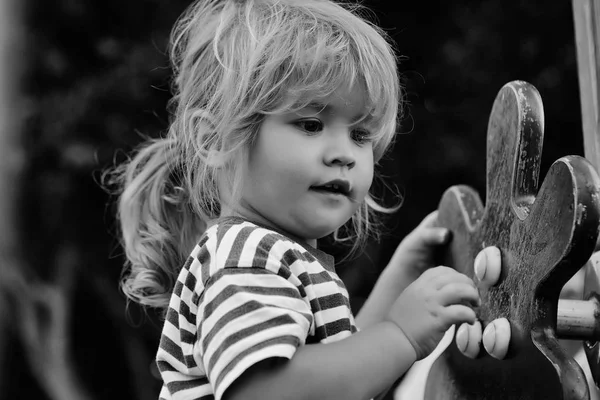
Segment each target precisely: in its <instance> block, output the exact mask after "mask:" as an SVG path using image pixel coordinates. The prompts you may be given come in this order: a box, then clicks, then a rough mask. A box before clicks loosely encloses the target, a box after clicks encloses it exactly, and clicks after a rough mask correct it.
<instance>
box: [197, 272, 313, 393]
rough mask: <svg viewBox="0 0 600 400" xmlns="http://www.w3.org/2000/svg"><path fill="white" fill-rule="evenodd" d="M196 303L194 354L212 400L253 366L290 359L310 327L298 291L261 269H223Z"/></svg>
mask: <svg viewBox="0 0 600 400" xmlns="http://www.w3.org/2000/svg"><path fill="white" fill-rule="evenodd" d="M199 300H200V303H199V308H198V311H199V318H198V320H197V321H198V340H197V342H196V346H195V347H196V348H195V349H194V355H195V356H199V357H200V358H201V362H202V364H203V365H204V368H205V371H206V374H207V376H208V380H209V381H210V382H211V384H212V386H213V390H214V394H215V398H216V399H217V400H219V399H220V398H221V396H222V395H223V393H224V392H225V390H226V389H227V388H228V387H229V386H230V385H231V383H232V382H233V381H235V379H237V378H238V377H239V376H240V375H241V374H242V373H243V372H244V371H245V370H247V369H248V368H249V367H251V366H252V365H254V364H256V363H258V362H260V361H263V360H265V359H268V358H274V357H283V358H286V359H290V358H292V356H293V354H294V353H295V352H296V349H297V348H298V346H301V345H303V344H304V343H305V341H306V337H307V336H308V332H309V331H310V327H311V324H312V323H313V315H312V312H311V309H310V305H309V304H308V303H307V301H306V300H305V299H303V298H302V296H301V294H300V291H299V290H298V288H296V287H295V286H294V285H293V284H292V283H291V282H289V281H288V280H287V279H285V278H284V277H282V276H280V275H278V274H276V273H274V272H272V271H269V270H267V269H264V268H225V269H222V270H220V271H218V272H217V273H216V274H215V275H213V276H212V277H211V278H210V279H209V280H208V282H207V284H206V286H205V288H204V293H203V294H202V296H201V298H200V299H199Z"/></svg>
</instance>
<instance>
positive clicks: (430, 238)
mask: <svg viewBox="0 0 600 400" xmlns="http://www.w3.org/2000/svg"><path fill="white" fill-rule="evenodd" d="M415 236H417V238H418V239H420V241H421V242H422V243H424V244H425V245H429V246H436V245H440V244H445V243H447V242H448V240H449V239H450V231H449V230H448V229H446V228H421V229H419V230H418V231H417V232H415Z"/></svg>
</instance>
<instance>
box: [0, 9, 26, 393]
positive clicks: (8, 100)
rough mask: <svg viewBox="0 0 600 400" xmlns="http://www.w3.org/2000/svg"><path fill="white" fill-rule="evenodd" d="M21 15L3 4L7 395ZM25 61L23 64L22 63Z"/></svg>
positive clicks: (1, 254) (0, 241)
mask: <svg viewBox="0 0 600 400" xmlns="http://www.w3.org/2000/svg"><path fill="white" fill-rule="evenodd" d="M16 13H18V10H17V5H16V1H10V0H6V1H0V276H1V277H2V278H1V279H0V295H1V297H0V393H6V386H7V379H6V377H7V373H6V369H7V368H8V367H9V362H8V356H7V354H9V352H8V347H7V345H8V343H9V341H10V331H9V328H10V323H11V312H10V307H9V304H10V302H9V301H8V298H7V293H6V290H5V288H6V287H8V286H9V285H10V284H11V281H12V280H13V278H14V274H15V273H16V271H18V258H19V257H18V252H19V250H18V243H17V239H16V236H17V235H16V232H17V230H16V223H17V222H16V218H15V216H16V200H17V192H16V190H17V189H16V187H15V185H14V183H15V182H17V178H18V176H19V174H20V172H21V171H22V164H23V158H24V157H23V151H22V149H21V148H20V146H19V144H18V140H19V138H18V134H17V132H18V129H17V122H16V118H14V116H15V113H13V111H14V108H17V107H18V106H17V101H15V100H16V97H17V92H18V88H17V86H16V85H15V83H16V79H13V77H14V73H15V71H16V70H17V69H18V68H17V65H15V64H16V60H15V57H13V55H14V54H15V53H16V52H17V50H19V44H18V43H19V41H18V39H19V36H20V35H19V33H20V32H19V31H20V26H19V25H18V18H13V17H14V16H15V14H16ZM21 61H22V60H21Z"/></svg>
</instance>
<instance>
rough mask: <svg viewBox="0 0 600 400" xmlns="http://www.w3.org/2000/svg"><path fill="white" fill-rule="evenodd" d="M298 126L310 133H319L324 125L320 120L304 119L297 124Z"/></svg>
mask: <svg viewBox="0 0 600 400" xmlns="http://www.w3.org/2000/svg"><path fill="white" fill-rule="evenodd" d="M295 124H296V126H298V127H299V128H300V129H302V130H303V131H305V132H308V133H318V132H321V131H322V130H323V123H322V122H321V121H319V120H318V119H303V120H300V121H296V122H295Z"/></svg>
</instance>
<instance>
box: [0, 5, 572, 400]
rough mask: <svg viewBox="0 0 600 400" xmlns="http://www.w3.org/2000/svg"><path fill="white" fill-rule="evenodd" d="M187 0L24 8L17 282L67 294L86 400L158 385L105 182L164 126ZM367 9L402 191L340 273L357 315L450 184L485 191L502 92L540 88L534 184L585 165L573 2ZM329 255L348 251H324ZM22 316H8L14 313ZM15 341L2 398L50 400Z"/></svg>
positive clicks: (43, 308)
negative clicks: (379, 52)
mask: <svg viewBox="0 0 600 400" xmlns="http://www.w3.org/2000/svg"><path fill="white" fill-rule="evenodd" d="M188 3H189V1H183V0H174V1H169V2H165V1H158V0H130V1H128V2H122V1H116V0H104V1H77V0H46V1H43V2H35V3H34V2H33V1H30V2H29V7H28V8H27V15H26V18H25V24H26V28H27V29H26V32H27V34H26V37H25V41H26V43H27V46H26V48H27V52H26V55H20V54H15V57H21V56H25V57H27V64H26V65H27V68H26V70H25V71H24V80H23V85H22V87H23V94H24V96H25V99H26V108H27V109H26V119H25V121H24V122H25V127H24V131H23V135H22V137H23V144H24V147H25V149H26V152H27V156H28V157H27V159H28V164H27V166H26V171H25V176H24V177H23V179H22V181H21V182H20V185H21V190H22V196H21V199H20V201H19V206H20V209H21V212H20V214H19V217H20V221H21V226H22V229H21V231H20V232H19V234H20V235H21V237H22V240H21V243H22V245H23V249H24V250H23V254H24V260H23V261H24V265H25V267H24V269H23V271H22V277H21V281H20V282H21V283H22V285H24V286H22V290H24V291H27V290H29V291H35V292H36V293H38V292H39V293H46V292H45V291H43V290H42V289H41V288H46V289H47V288H48V287H51V288H52V287H54V288H55V289H56V288H58V289H59V290H61V288H63V289H64V290H65V292H64V293H66V294H64V293H63V294H64V295H63V297H62V298H63V300H64V299H68V300H69V301H68V302H66V303H65V302H64V301H63V302H62V303H61V302H60V301H58V302H57V303H56V304H59V303H60V304H62V306H63V307H67V308H68V309H69V310H70V314H69V315H70V318H67V319H65V320H64V321H63V323H65V324H66V325H65V326H66V328H65V329H66V330H67V332H66V336H65V337H67V338H70V345H69V348H68V349H67V352H68V354H67V355H68V356H69V357H70V359H71V361H72V364H73V367H74V368H73V373H74V376H72V377H71V378H72V379H74V380H76V381H78V382H79V383H80V384H81V388H83V390H82V392H83V393H85V396H86V397H88V398H91V399H140V400H146V399H154V398H157V394H158V390H159V387H160V381H159V380H158V379H157V378H156V372H155V369H154V367H153V357H154V354H155V351H156V348H157V345H158V336H159V333H160V327H161V322H160V320H159V318H157V316H156V315H154V314H153V313H152V312H149V313H148V314H147V315H145V314H144V312H143V311H141V310H140V309H139V308H137V307H136V306H135V305H131V306H130V307H129V309H126V303H125V300H124V297H123V295H122V293H120V291H119V288H118V281H119V277H120V274H121V268H122V265H123V256H122V251H121V249H120V247H119V244H118V237H117V231H116V225H115V219H114V206H113V204H112V201H113V200H114V199H111V198H110V197H109V195H108V194H107V193H106V192H105V191H104V190H103V189H102V188H101V187H100V185H99V184H98V180H99V177H100V174H101V172H102V171H103V170H104V169H105V168H106V167H108V166H110V165H112V164H113V162H114V161H115V160H122V159H123V158H124V157H125V154H127V153H128V152H129V151H131V149H132V148H133V147H134V146H135V145H136V144H137V143H139V142H140V141H141V140H142V138H143V137H144V136H157V135H160V134H161V133H162V132H164V131H165V130H166V128H167V123H168V118H169V117H168V115H167V114H166V110H165V106H166V102H167V100H168V99H169V97H170V92H169V79H170V70H169V66H168V60H167V57H166V55H165V50H166V44H167V40H168V34H169V29H170V27H171V25H172V23H173V22H174V20H175V18H176V17H177V16H178V15H179V14H180V12H181V11H182V10H183V8H184V7H185V6H186V5H187V4H188ZM365 4H366V5H367V6H370V7H371V8H372V9H373V11H374V13H375V15H376V16H377V18H378V20H379V23H380V25H381V26H382V27H383V28H385V29H386V30H387V31H388V32H389V33H390V35H391V36H392V37H393V39H394V40H395V41H396V44H397V49H398V52H399V55H401V57H400V70H401V72H402V76H403V83H404V87H405V100H406V102H405V107H404V117H403V125H402V127H401V130H402V132H403V133H404V134H402V135H399V137H398V139H397V141H396V144H395V147H394V149H393V151H392V152H391V153H390V154H389V156H388V157H386V159H385V160H383V161H382V162H381V172H382V174H383V175H385V176H387V177H388V178H389V182H390V183H391V184H392V185H396V186H397V187H398V188H399V189H400V191H401V192H402V194H403V201H404V204H403V207H402V209H401V210H400V211H399V212H398V213H396V214H395V215H393V216H391V217H390V218H388V219H387V220H386V227H387V230H386V234H385V235H384V237H383V240H382V241H381V242H379V243H374V242H371V243H369V246H368V247H367V249H366V250H365V252H364V253H362V254H361V255H360V256H359V257H358V258H356V259H355V260H352V261H349V262H346V263H344V264H343V265H341V266H340V268H339V272H340V275H341V276H342V278H343V279H344V281H345V282H346V284H347V286H348V289H349V291H350V294H351V296H352V297H353V307H354V308H355V310H358V309H359V308H360V306H361V304H362V302H363V301H364V298H365V297H366V296H367V295H368V293H369V291H370V290H371V288H372V286H373V284H374V282H375V280H376V278H377V276H378V274H379V273H380V271H381V270H382V268H383V267H384V266H385V264H386V262H387V260H388V259H389V257H390V256H391V254H392V252H393V251H394V249H395V247H396V245H397V244H398V242H399V241H400V240H401V239H402V237H404V235H406V234H407V233H408V232H409V231H410V230H411V229H412V228H414V227H415V226H416V225H417V224H418V222H419V221H420V220H421V219H422V218H423V217H424V216H425V215H427V214H428V213H429V212H431V211H432V210H434V209H435V208H436V206H437V202H438V201H439V199H440V198H441V195H442V193H443V192H444V190H445V189H447V188H448V187H450V186H452V185H454V184H459V183H460V184H468V185H470V186H473V187H474V188H475V189H476V190H478V191H479V193H481V194H482V197H483V196H484V194H485V179H486V177H485V146H486V129H487V119H488V116H489V112H490V109H491V105H492V103H493V100H494V98H495V96H496V93H497V92H498V90H499V89H500V88H501V87H502V86H503V85H504V84H505V83H507V82H509V81H511V80H515V79H522V80H526V81H528V82H530V83H532V84H533V85H534V86H536V88H537V89H538V90H539V91H540V93H541V96H542V99H543V101H544V106H545V113H546V140H545V146H544V155H543V159H542V176H543V175H544V174H545V171H546V170H547V169H548V167H549V166H550V164H551V163H552V162H553V161H554V160H556V159H557V158H559V157H561V156H564V155H567V154H580V155H581V154H583V150H582V134H581V122H580V120H581V117H580V108H579V92H578V81H577V68H576V53H575V43H574V28H573V21H572V11H571V3H570V2H568V1H565V0H561V1H556V2H542V1H533V0H529V1H527V0H522V1H512V2H504V1H501V0H482V1H479V2H469V1H466V0H459V1H453V2H445V1H434V2H432V3H426V2H402V4H400V5H398V6H394V7H392V6H391V5H390V4H391V3H390V2H385V1H383V0H371V1H365ZM392 8H393V9H394V10H392ZM378 187H379V186H378ZM381 194H382V196H384V197H385V198H386V200H387V201H388V202H390V203H394V202H395V201H396V200H397V199H396V198H395V197H394V195H393V194H391V192H389V191H384V190H381ZM322 245H323V247H324V248H325V249H326V250H328V251H330V252H332V253H334V254H336V255H339V254H342V250H341V249H338V248H335V247H333V246H332V245H331V244H330V243H327V242H326V241H324V242H323V244H322ZM65 277H67V278H68V279H67V278H65ZM24 282H28V284H25V283H24ZM61 282H62V283H61ZM64 282H70V283H69V284H68V285H66V284H65V283H64ZM65 285H66V286H65ZM65 288H67V289H65ZM44 290H45V289H44ZM61 293H62V292H61ZM49 296H50V297H51V296H53V295H49ZM36 298H37V300H35V301H37V302H38V303H35V301H34V300H32V301H34V303H32V304H34V305H35V304H38V305H37V306H35V307H37V311H35V310H33V311H32V312H33V314H32V315H34V317H35V318H38V320H39V321H40V322H39V327H38V328H39V329H40V330H41V331H42V334H43V333H44V332H47V331H48V330H49V327H50V325H51V324H52V321H56V319H53V318H54V317H52V315H53V314H52V312H51V310H52V308H51V304H54V303H53V302H52V301H50V300H49V298H45V297H43V296H42V297H41V298H40V295H39V294H38V295H37V297H36ZM35 307H34V308H35ZM17 310H18V308H15V310H14V311H13V312H14V315H12V316H10V317H11V318H19V317H23V316H22V315H19V313H18V312H17ZM49 310H50V311H49ZM36 313H37V314H36ZM40 313H41V314H40ZM44 313H45V314H44ZM28 315H29V314H28ZM34 317H32V318H34ZM20 332H21V331H19V330H18V329H15V330H14V331H13V332H12V334H13V336H12V340H11V341H10V345H9V346H5V348H4V349H2V352H1V353H0V360H3V361H2V362H3V363H4V365H9V366H10V368H4V369H0V371H1V372H2V374H4V376H0V379H1V380H2V381H3V383H2V386H3V388H5V389H6V390H7V391H6V390H5V391H4V393H5V394H6V393H8V395H6V396H5V398H10V399H30V398H37V399H46V398H47V399H51V398H52V396H53V395H52V394H51V393H49V392H48V389H47V388H46V387H45V386H44V384H43V383H40V378H39V369H40V368H39V367H38V368H37V369H36V368H30V365H31V364H32V363H35V362H36V361H35V358H36V357H35V354H43V353H36V352H35V349H34V350H32V349H31V348H29V350H27V349H28V346H29V347H31V346H30V344H27V343H26V338H23V337H22V332H21V333H20ZM40 340H41V342H40V344H42V345H43V343H44V342H43V338H42V339H40ZM38 350H39V346H38ZM24 351H25V353H26V354H29V355H30V356H29V359H28V358H27V357H25V356H23V354H25V353H24ZM32 351H33V352H32ZM32 354H33V355H34V357H33V358H32V357H31V355H32ZM1 355H3V356H4V357H2V356H1ZM28 360H29V361H28ZM40 365H42V366H44V365H47V364H44V363H41V364H40ZM36 371H37V372H36ZM35 378H37V380H36V379H35ZM81 388H80V389H81ZM82 396H84V395H83V394H82Z"/></svg>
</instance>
